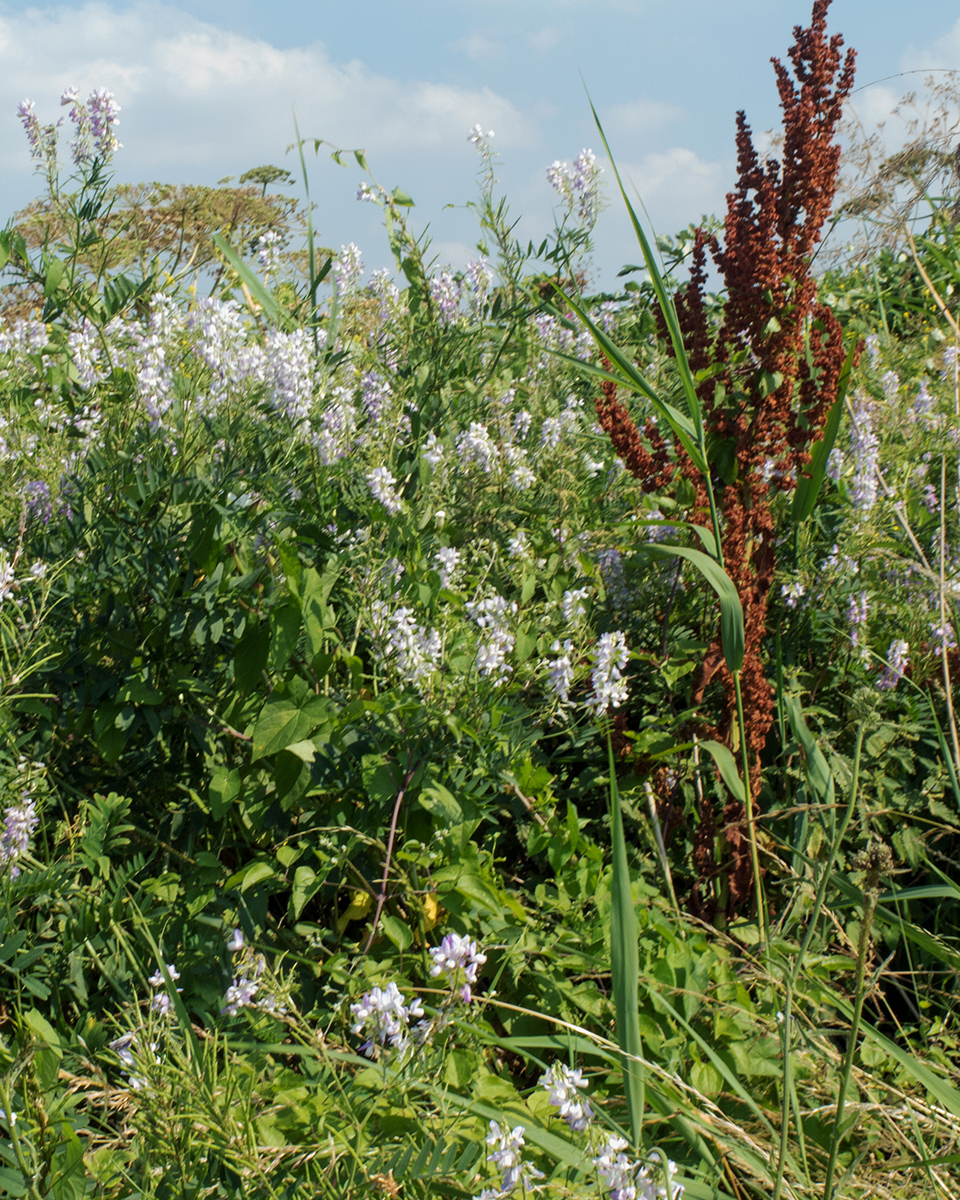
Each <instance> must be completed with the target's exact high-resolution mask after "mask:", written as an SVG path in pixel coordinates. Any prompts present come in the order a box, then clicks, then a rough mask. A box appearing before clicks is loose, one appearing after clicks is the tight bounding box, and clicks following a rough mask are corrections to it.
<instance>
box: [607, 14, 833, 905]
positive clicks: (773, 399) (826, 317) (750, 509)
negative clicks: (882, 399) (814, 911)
mask: <svg viewBox="0 0 960 1200" xmlns="http://www.w3.org/2000/svg"><path fill="white" fill-rule="evenodd" d="M829 3H830V0H816V2H815V3H814V5H813V15H812V19H811V22H810V26H809V28H807V29H803V28H801V27H799V26H798V27H797V28H796V29H795V30H794V38H795V41H794V44H793V46H792V47H791V49H790V52H789V59H790V63H791V64H792V67H793V74H792V76H791V73H790V71H789V70H788V69H787V68H786V67H785V66H784V65H783V64H782V63H781V62H780V60H779V59H774V60H773V65H774V70H775V72H776V78H777V88H778V90H779V94H780V104H781V108H782V110H783V128H784V138H783V161H782V163H780V162H775V161H767V162H761V161H760V159H759V157H758V155H757V152H756V149H755V147H754V144H753V138H752V135H751V132H750V127H749V125H748V124H747V120H746V116H745V114H744V113H742V112H741V113H738V114H737V123H736V128H737V166H738V178H737V186H736V189H735V190H734V191H733V192H731V193H730V194H729V195H728V196H727V215H726V220H725V222H724V235H723V243H722V245H721V243H720V242H719V240H718V239H716V238H714V237H711V236H709V235H707V234H706V233H705V232H704V231H702V230H699V231H698V232H697V236H696V239H695V242H694V252H693V266H692V270H691V276H690V282H689V284H688V285H687V287H686V288H685V289H684V290H683V291H681V292H679V293H678V294H677V296H676V297H675V302H676V307H677V314H678V318H679V321H680V327H681V330H682V333H683V337H684V345H685V347H686V350H687V355H688V357H689V360H690V364H691V367H692V368H693V370H694V371H697V370H700V369H702V368H704V367H706V366H708V365H714V364H719V365H720V366H721V367H722V369H721V370H720V371H719V372H718V373H716V374H713V375H711V377H709V378H708V379H706V380H704V382H703V383H701V384H700V386H699V389H698V391H699V394H700V399H701V403H702V406H703V413H704V424H705V426H706V429H707V432H708V434H709V435H714V436H716V437H719V438H720V439H722V440H723V441H726V442H729V441H732V442H733V443H734V446H735V453H736V459H737V472H736V480H735V482H734V483H731V484H728V485H727V486H725V487H723V488H722V489H721V490H720V493H719V497H718V501H719V508H720V512H721V519H722V529H723V534H722V536H723V554H724V562H725V565H726V568H727V571H728V572H729V574H730V576H731V578H732V579H733V582H734V584H735V585H736V588H737V591H738V593H739V595H740V602H741V604H742V606H743V612H744V622H745V639H744V640H745V651H744V662H743V670H742V672H741V685H742V689H743V701H744V708H745V712H746V729H745V737H746V744H747V747H748V750H749V759H750V768H751V769H750V788H751V793H752V795H753V797H754V799H755V800H756V799H758V795H759V790H760V783H761V776H760V769H759V768H760V755H761V753H762V752H763V750H764V748H765V745H766V741H767V735H768V734H769V732H770V728H771V726H772V723H773V712H774V699H773V691H772V689H771V687H770V684H769V682H768V680H767V678H766V673H765V670H764V664H763V658H762V647H763V641H764V637H765V635H766V632H767V628H766V618H767V603H768V597H769V592H770V588H771V585H772V583H773V576H774V571H775V569H776V555H775V532H776V531H775V528H774V521H773V515H772V512H771V508H770V500H771V489H776V490H778V491H789V490H791V489H792V488H794V487H795V486H796V480H797V475H798V473H799V472H800V471H802V469H803V467H804V466H805V465H806V464H807V463H808V462H809V461H810V447H811V445H812V444H813V443H815V442H816V441H819V440H820V439H821V438H822V436H823V429H824V424H825V422H826V418H827V414H828V413H829V411H830V408H831V405H832V404H833V401H834V399H835V398H836V394H837V385H838V381H839V377H840V371H841V368H842V366H843V362H844V358H845V351H844V347H843V342H842V337H841V330H840V326H839V323H838V322H837V320H836V318H835V317H834V315H833V313H832V312H830V310H829V309H827V308H826V307H824V306H823V305H822V304H820V303H818V301H817V285H816V280H815V279H814V278H813V275H812V273H811V258H812V256H813V253H814V251H815V250H816V247H817V245H818V244H819V240H820V236H821V233H822V230H823V227H824V224H825V222H826V220H827V217H828V216H829V213H830V208H831V204H832V202H833V197H834V193H835V191H836V183H837V170H838V167H839V160H840V149H839V147H838V146H837V145H836V143H835V141H834V136H835V133H836V127H837V123H838V121H839V120H840V117H841V114H842V109H843V102H844V100H845V99H846V97H847V95H848V94H849V92H850V90H851V88H852V86H853V77H854V52H853V51H852V50H851V51H848V52H847V54H846V57H845V58H843V57H842V55H841V48H842V45H843V41H842V38H840V37H839V36H834V37H832V38H829V39H828V38H827V34H826V15H827V9H828V7H829ZM708 252H709V254H710V255H711V257H712V258H713V260H714V262H715V263H716V265H717V267H718V269H719V271H720V274H721V276H722V278H723V282H724V285H725V290H726V297H727V298H726V305H725V308H724V313H723V320H722V322H721V325H720V328H719V330H716V329H712V328H711V327H710V324H709V320H708V315H707V310H706V306H705V303H704V300H705V294H706V278H707V270H706V261H707V253H708ZM808 350H809V357H808ZM778 378H779V382H776V381H777V380H778ZM771 381H774V382H776V386H775V387H774V388H773V390H771ZM719 384H722V385H723V387H722V388H720V387H718V385H719ZM601 408H602V411H601ZM597 412H598V415H599V417H600V423H601V425H602V426H603V428H604V429H605V430H606V431H607V433H608V434H609V435H610V437H611V440H613V442H614V445H615V446H616V448H617V452H618V454H620V455H621V457H622V458H623V460H624V463H625V464H626V465H627V467H628V469H629V470H630V471H631V472H632V473H633V474H634V475H636V476H637V478H639V479H641V480H643V481H645V480H646V479H648V478H649V479H651V480H653V479H656V483H655V484H654V485H653V487H651V490H654V488H655V487H662V486H664V483H665V482H666V481H668V480H669V476H668V475H667V474H666V470H665V466H664V465H663V462H664V460H663V459H661V461H660V462H656V463H655V462H653V461H652V460H653V455H652V454H651V452H650V451H649V450H647V449H646V447H645V446H644V445H643V439H642V438H641V436H640V433H639V431H638V430H637V428H636V426H635V425H634V424H633V422H632V421H630V418H629V416H628V414H627V412H626V409H625V408H623V407H622V406H621V405H619V402H618V401H617V400H616V394H615V391H610V392H605V393H604V399H603V401H602V402H601V401H600V400H598V401H597ZM621 446H623V450H621ZM628 455H629V457H628ZM673 462H674V463H676V465H677V467H678V468H679V471H680V473H681V474H682V475H683V476H684V477H686V478H689V479H691V482H694V483H695V484H699V487H698V489H697V490H698V495H697V503H696V507H697V508H698V509H701V508H702V506H703V504H704V500H705V494H704V491H703V486H702V481H701V480H699V479H696V478H695V476H696V472H695V471H694V470H693V468H692V464H691V463H690V462H689V459H688V458H687V456H686V454H685V452H684V451H683V448H682V447H681V446H679V445H677V444H675V445H674V447H673ZM695 519H697V515H696V514H695ZM717 684H719V687H720V697H719V712H718V716H717V720H716V724H715V732H716V734H717V735H718V736H720V737H722V738H724V739H726V740H727V741H728V743H729V741H730V735H731V732H732V729H733V725H734V721H735V716H736V699H735V692H734V686H733V679H732V677H731V676H730V673H729V672H728V671H727V668H726V666H725V665H724V661H723V655H722V652H721V647H720V640H719V636H717V637H715V638H714V640H713V643H712V644H711V646H710V648H709V650H708V651H707V653H706V654H705V656H704V660H703V662H702V664H701V666H700V669H699V671H698V674H697V676H696V677H695V679H694V685H693V701H694V703H695V704H700V703H701V702H707V701H708V699H709V697H708V691H710V690H712V689H715V688H716V685H717ZM705 803H709V801H706V802H705ZM714 821H715V817H714V814H713V812H712V811H711V812H709V813H707V812H706V811H705V812H704V813H702V814H701V827H702V828H705V829H711V828H713V825H714ZM722 832H723V834H724V837H725V838H726V841H727V844H728V847H729V852H728V854H727V855H726V859H725V862H724V863H718V862H717V861H716V858H715V857H713V858H712V859H711V858H710V856H709V855H708V853H707V843H706V842H705V841H704V839H700V841H698V844H697V852H696V856H695V857H696V862H695V866H696V868H697V871H698V875H699V879H698V882H697V884H696V886H695V888H694V892H693V896H692V906H693V908H694V910H695V911H696V912H698V914H699V915H702V916H705V917H708V918H712V917H713V916H714V915H715V914H716V907H715V905H716V901H715V898H714V894H713V893H714V890H713V888H712V886H711V885H712V882H713V880H714V879H715V878H716V877H717V876H718V875H719V874H720V873H721V871H723V872H725V873H726V875H727V884H728V887H727V895H728V896H729V901H728V910H729V911H730V912H731V914H732V912H733V911H735V910H736V909H737V908H739V907H741V906H742V905H743V904H744V903H746V902H747V900H748V899H749V897H750V893H751V888H752V880H751V875H750V862H749V855H748V853H747V851H746V849H745V847H746V834H745V825H744V810H743V805H742V804H741V803H740V802H739V801H737V800H733V799H731V801H730V802H729V803H728V804H727V806H726V808H725V810H724V819H723V826H722ZM708 859H709V861H708Z"/></svg>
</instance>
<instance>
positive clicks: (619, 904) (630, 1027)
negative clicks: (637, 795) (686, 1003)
mask: <svg viewBox="0 0 960 1200" xmlns="http://www.w3.org/2000/svg"><path fill="white" fill-rule="evenodd" d="M607 752H608V759H609V764H610V765H609V769H610V835H611V842H612V845H611V855H612V858H613V883H612V889H611V899H612V904H611V909H610V971H611V975H612V977H613V1001H614V1009H615V1011H616V1017H617V1045H618V1046H619V1047H620V1062H621V1066H622V1068H623V1084H624V1090H625V1092H626V1096H627V1111H628V1113H629V1114H630V1130H631V1133H632V1134H633V1144H634V1148H635V1149H639V1147H640V1145H641V1143H642V1136H643V1109H644V1103H645V1095H644V1091H645V1079H644V1069H643V1066H642V1064H641V1063H640V1062H638V1061H637V1060H638V1059H639V1058H640V1057H641V1056H642V1054H643V1043H642V1040H641V1036H640V1019H639V1012H640V1006H639V987H640V951H639V939H638V935H637V914H636V909H635V908H634V905H633V891H632V889H631V887H630V867H629V864H628V862H627V844H626V840H625V838H624V836H623V812H622V810H621V805H620V789H619V787H618V786H617V775H616V764H615V763H614V759H613V742H612V741H611V740H610V737H609V735H608V737H607Z"/></svg>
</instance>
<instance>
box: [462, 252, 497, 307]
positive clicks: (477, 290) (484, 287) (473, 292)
mask: <svg viewBox="0 0 960 1200" xmlns="http://www.w3.org/2000/svg"><path fill="white" fill-rule="evenodd" d="M466 277H467V280H468V281H469V287H470V307H471V308H472V310H473V311H474V312H475V313H479V312H482V311H483V309H484V308H485V307H486V303H487V297H488V296H489V294H490V285H491V284H492V283H493V273H492V271H491V270H490V268H489V267H488V266H487V260H486V259H485V258H482V257H481V258H478V259H477V260H476V262H468V263H467V266H466Z"/></svg>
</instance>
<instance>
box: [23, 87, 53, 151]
mask: <svg viewBox="0 0 960 1200" xmlns="http://www.w3.org/2000/svg"><path fill="white" fill-rule="evenodd" d="M17 116H18V117H19V118H20V123H21V124H22V125H23V129H24V132H25V133H26V135H27V141H28V142H29V143H30V157H31V158H43V157H44V149H45V142H47V139H46V138H45V137H44V131H43V130H42V129H41V128H40V118H39V117H38V116H37V114H36V112H35V111H34V104H33V101H32V100H21V101H20V103H19V104H18V105H17Z"/></svg>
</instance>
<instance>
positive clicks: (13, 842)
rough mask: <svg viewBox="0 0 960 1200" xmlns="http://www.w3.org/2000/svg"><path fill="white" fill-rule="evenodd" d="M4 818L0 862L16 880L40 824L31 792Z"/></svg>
mask: <svg viewBox="0 0 960 1200" xmlns="http://www.w3.org/2000/svg"><path fill="white" fill-rule="evenodd" d="M0 598H2V596H0ZM3 816H4V824H3V833H2V834H0V862H6V863H9V864H10V878H11V879H16V878H17V876H18V875H19V874H20V868H19V867H18V866H17V860H18V859H19V858H21V857H22V856H23V855H24V854H26V853H27V851H28V850H29V849H30V838H31V837H32V836H33V831H34V830H35V829H36V827H37V825H39V823H40V818H39V817H38V816H37V808H36V802H35V801H34V799H33V797H32V796H31V795H30V793H29V792H27V791H24V792H23V794H22V795H21V797H20V800H19V802H18V803H16V804H11V805H10V807H9V808H8V809H7V810H6V812H5V813H4V814H3Z"/></svg>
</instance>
